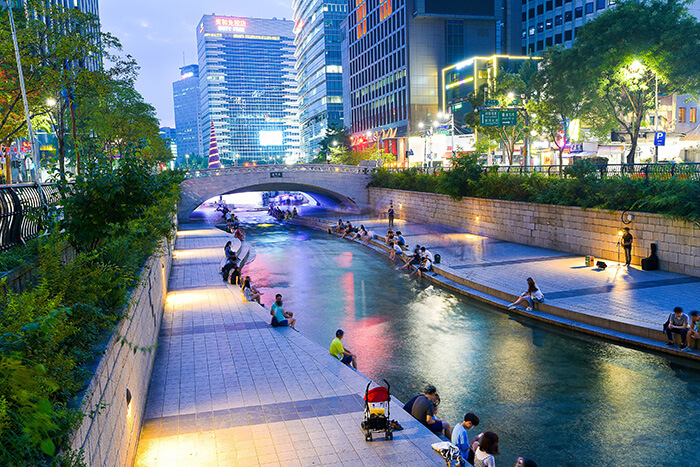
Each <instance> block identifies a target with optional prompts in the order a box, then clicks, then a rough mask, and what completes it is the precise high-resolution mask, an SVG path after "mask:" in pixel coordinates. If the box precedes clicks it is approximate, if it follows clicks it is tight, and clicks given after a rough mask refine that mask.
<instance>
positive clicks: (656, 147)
mask: <svg viewBox="0 0 700 467" xmlns="http://www.w3.org/2000/svg"><path fill="white" fill-rule="evenodd" d="M654 106H655V110H654V140H656V132H658V131H659V75H658V74H657V73H656V72H654ZM658 162H659V145H658V144H654V164H658Z"/></svg>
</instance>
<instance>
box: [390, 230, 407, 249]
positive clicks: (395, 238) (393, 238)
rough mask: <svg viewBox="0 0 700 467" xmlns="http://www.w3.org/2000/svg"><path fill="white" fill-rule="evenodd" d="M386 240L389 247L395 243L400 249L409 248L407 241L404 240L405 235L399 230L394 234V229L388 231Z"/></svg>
mask: <svg viewBox="0 0 700 467" xmlns="http://www.w3.org/2000/svg"><path fill="white" fill-rule="evenodd" d="M385 240H386V244H387V245H390V244H392V243H394V244H396V245H398V246H400V247H407V246H408V245H407V244H406V239H405V238H403V235H402V234H401V231H400V230H397V231H396V233H394V230H393V229H389V230H387V231H386V237H385Z"/></svg>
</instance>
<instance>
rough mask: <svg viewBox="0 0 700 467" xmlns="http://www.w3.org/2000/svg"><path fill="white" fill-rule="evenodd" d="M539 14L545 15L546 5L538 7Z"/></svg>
mask: <svg viewBox="0 0 700 467" xmlns="http://www.w3.org/2000/svg"><path fill="white" fill-rule="evenodd" d="M537 14H538V15H542V14H544V5H537Z"/></svg>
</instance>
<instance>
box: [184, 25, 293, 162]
mask: <svg viewBox="0 0 700 467" xmlns="http://www.w3.org/2000/svg"><path fill="white" fill-rule="evenodd" d="M197 51H198V56H199V92H200V109H201V114H200V115H201V116H200V133H201V135H202V154H207V152H208V148H204V147H203V146H204V145H205V144H206V145H207V146H208V144H209V132H210V129H211V123H212V122H213V123H214V129H215V132H216V138H217V142H218V149H219V156H220V158H221V162H222V164H223V165H231V164H239V163H242V162H248V161H250V162H256V163H274V162H282V161H283V160H285V159H287V160H289V159H295V158H298V157H299V120H298V115H297V113H298V103H297V83H296V79H295V70H294V23H293V22H292V21H287V20H285V19H281V20H279V19H276V18H273V19H259V18H240V17H231V16H219V15H205V16H203V17H202V20H201V21H200V22H199V25H198V26H197Z"/></svg>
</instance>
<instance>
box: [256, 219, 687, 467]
mask: <svg viewBox="0 0 700 467" xmlns="http://www.w3.org/2000/svg"><path fill="white" fill-rule="evenodd" d="M243 220H244V222H247V223H248V226H247V229H246V232H247V235H248V237H247V238H248V240H249V241H251V243H252V244H253V245H254V247H255V250H256V254H257V257H256V259H255V261H254V262H252V263H251V264H250V265H249V266H247V268H246V271H245V272H246V273H247V274H249V275H251V276H252V277H253V278H254V279H255V282H256V283H257V284H258V286H262V287H264V288H268V289H270V292H269V293H268V294H267V295H265V297H264V299H265V302H266V303H268V305H269V303H271V301H272V300H273V294H274V293H277V292H279V293H282V294H283V296H284V300H285V304H286V307H287V308H288V309H289V310H292V311H294V312H295V315H296V317H297V318H298V325H297V326H298V329H300V331H301V332H302V333H304V334H305V335H306V336H308V337H309V338H311V339H312V340H314V341H315V342H317V343H319V344H320V345H323V346H324V347H326V346H328V345H329V344H330V341H331V339H332V338H333V336H334V332H335V330H336V329H337V328H343V329H344V330H345V336H346V338H345V340H344V342H345V344H346V346H347V347H348V348H350V349H351V350H352V351H353V352H355V353H357V354H358V355H359V357H358V362H359V370H360V371H361V372H362V373H364V374H366V375H367V376H369V377H370V378H372V379H373V380H375V381H380V380H382V379H387V380H388V381H389V382H390V383H391V384H392V390H393V393H394V395H396V396H397V397H398V398H399V399H401V400H404V401H405V400H408V399H409V398H410V397H412V396H413V395H415V394H417V393H419V392H420V390H421V389H422V387H423V386H424V385H425V384H426V383H432V384H434V385H435V386H436V387H437V388H438V392H439V394H440V397H441V399H442V403H441V405H440V408H439V414H438V415H439V416H440V417H441V418H445V419H447V420H449V421H450V422H451V423H452V424H453V425H454V424H455V423H456V422H458V421H461V418H462V417H463V415H464V413H465V412H468V411H473V412H475V413H476V414H477V415H478V416H479V417H480V419H481V424H480V425H479V427H478V428H476V429H475V430H473V433H472V434H471V436H474V435H476V434H478V433H479V432H480V431H484V430H491V431H495V432H496V433H498V435H499V437H500V449H501V455H500V456H498V457H497V461H498V463H499V465H507V466H512V465H513V464H514V463H515V459H516V458H517V457H518V456H526V457H529V458H532V459H533V460H536V461H537V462H538V464H539V465H540V466H549V465H551V466H593V465H597V466H601V465H606V466H607V465H614V466H641V465H673V466H691V465H700V454H698V450H697V447H696V445H695V444H696V443H697V440H698V439H700V416H699V415H700V369H698V368H693V367H690V366H687V364H686V363H685V362H683V361H680V360H678V361H676V360H673V359H669V357H667V356H661V355H655V354H651V353H647V352H643V351H639V350H635V349H631V348H627V347H623V346H619V345H615V344H612V343H609V342H606V341H603V340H599V339H595V338H591V337H587V336H584V335H580V334H578V333H573V332H570V331H566V330H563V329H559V328H556V327H550V326H547V325H544V324H541V323H539V322H535V321H530V320H528V319H524V318H522V317H516V316H514V315H509V314H507V313H504V312H502V311H500V310H497V309H495V308H491V307H489V306H487V305H484V304H481V303H478V302H475V301H472V300H469V299H468V298H465V297H462V296H458V295H455V294H453V293H451V292H448V291H446V290H443V289H440V288H439V287H435V286H433V285H430V284H429V283H428V282H427V281H423V282H420V281H418V280H416V279H415V278H412V277H409V276H408V274H405V273H402V272H399V271H396V270H395V268H394V265H393V264H392V263H391V262H390V261H389V260H388V258H384V257H382V256H380V255H378V254H377V253H376V252H374V251H372V250H370V249H369V248H367V247H364V246H362V245H360V244H357V243H353V242H350V241H345V240H340V239H338V238H336V237H334V236H330V235H328V234H326V233H322V232H317V231H312V230H307V229H304V228H300V227H295V226H283V225H279V224H273V223H272V222H271V221H270V218H268V217H267V216H265V215H264V214H263V213H259V214H255V215H252V216H248V217H243ZM393 408H394V409H395V410H400V407H393Z"/></svg>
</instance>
